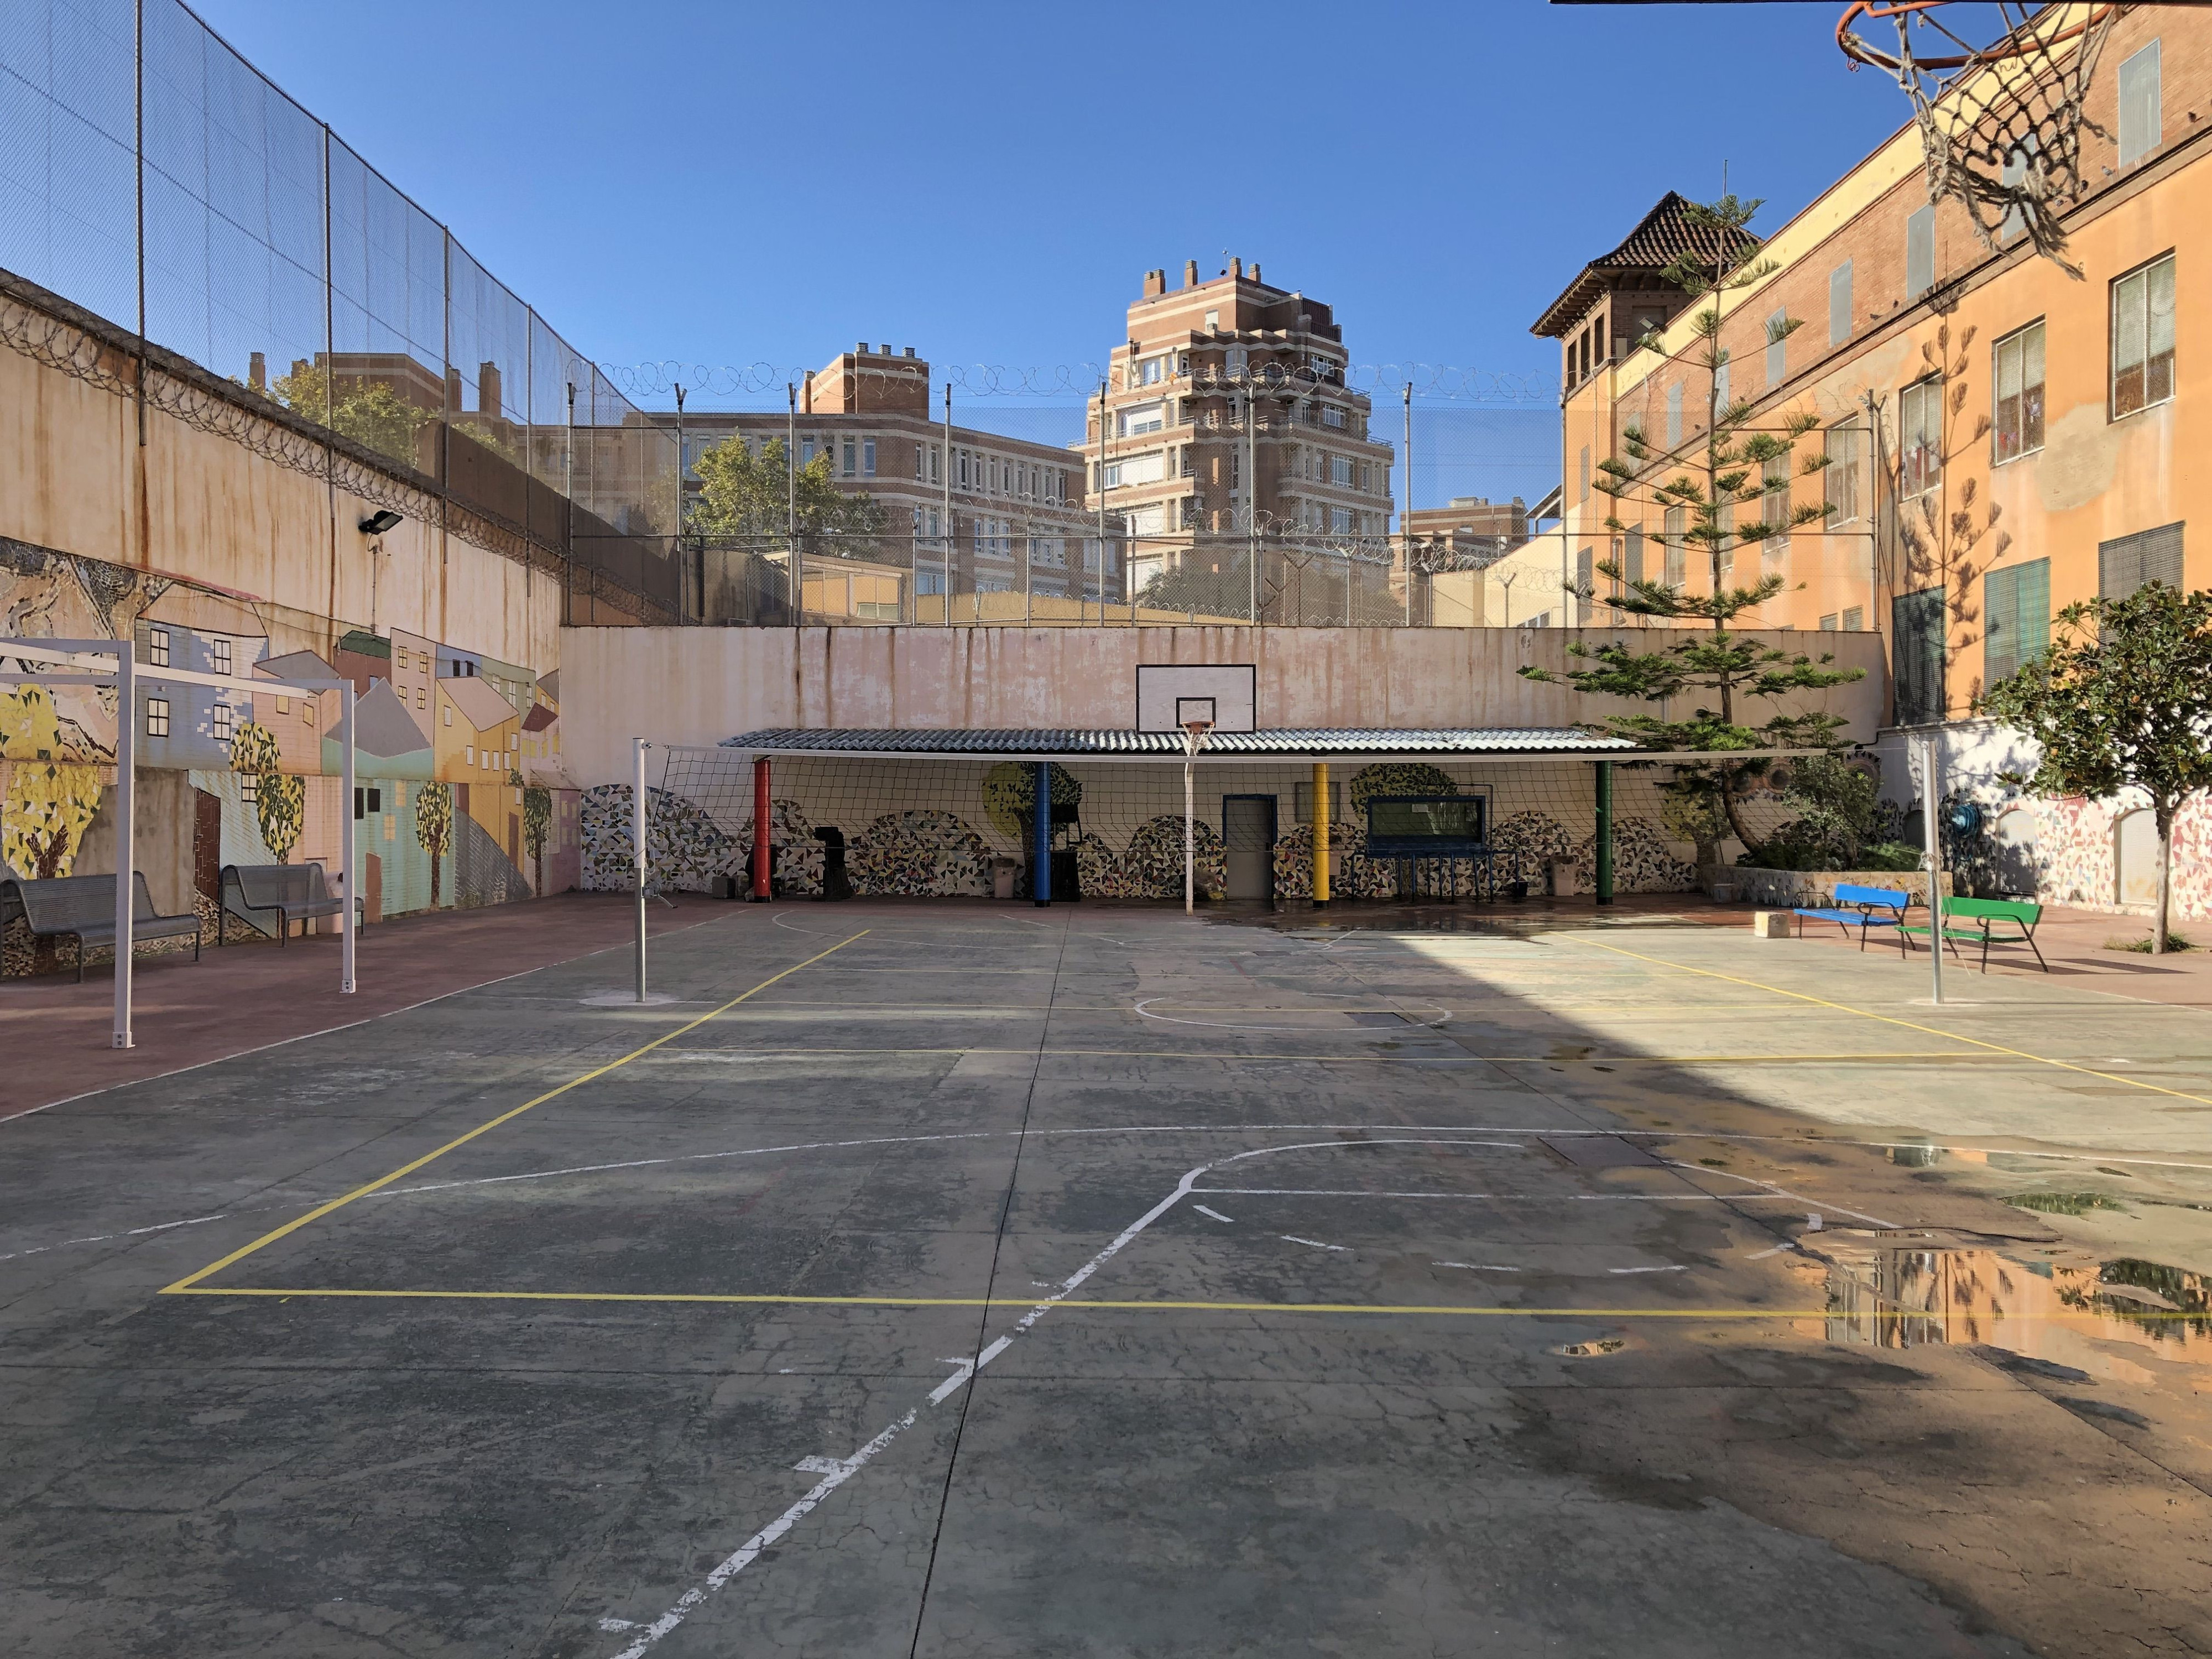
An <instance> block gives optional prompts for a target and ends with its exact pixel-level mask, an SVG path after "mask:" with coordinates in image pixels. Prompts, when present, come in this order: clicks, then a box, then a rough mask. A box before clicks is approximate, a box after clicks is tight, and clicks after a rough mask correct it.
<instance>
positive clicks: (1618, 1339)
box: [1552, 1336, 1628, 1359]
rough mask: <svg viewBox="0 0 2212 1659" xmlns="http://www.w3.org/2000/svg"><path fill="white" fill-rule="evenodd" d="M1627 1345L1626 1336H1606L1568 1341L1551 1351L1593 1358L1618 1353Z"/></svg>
mask: <svg viewBox="0 0 2212 1659" xmlns="http://www.w3.org/2000/svg"><path fill="white" fill-rule="evenodd" d="M1626 1346H1628V1339H1627V1338H1626V1337H1623V1336H1607V1337H1601V1338H1599V1339H1598V1340H1596V1341H1595V1342H1570V1343H1568V1344H1567V1345H1566V1346H1565V1347H1564V1348H1554V1349H1553V1350H1552V1352H1553V1353H1559V1354H1565V1356H1566V1357H1567V1358H1570V1359H1595V1358H1597V1357H1598V1356H1599V1355H1601V1354H1608V1353H1619V1352H1620V1351H1621V1350H1622V1349H1623V1348H1625V1347H1626Z"/></svg>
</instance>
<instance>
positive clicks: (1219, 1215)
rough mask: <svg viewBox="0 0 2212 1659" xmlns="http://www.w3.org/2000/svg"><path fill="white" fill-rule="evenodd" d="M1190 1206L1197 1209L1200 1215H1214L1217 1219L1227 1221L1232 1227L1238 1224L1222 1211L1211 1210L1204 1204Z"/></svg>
mask: <svg viewBox="0 0 2212 1659" xmlns="http://www.w3.org/2000/svg"><path fill="white" fill-rule="evenodd" d="M1190 1207H1191V1208H1192V1209H1194V1210H1196V1211H1197V1212H1199V1213H1200V1215H1204V1216H1212V1218H1214V1219H1215V1220H1216V1221H1221V1222H1226V1223H1228V1225H1231V1226H1232V1227H1233V1226H1235V1225H1237V1224H1236V1223H1235V1222H1234V1221H1231V1219H1230V1218H1229V1217H1227V1216H1225V1215H1224V1214H1222V1213H1221V1212H1220V1211H1218V1210H1209V1209H1207V1208H1206V1206H1205V1205H1203V1204H1194V1205H1192V1206H1190Z"/></svg>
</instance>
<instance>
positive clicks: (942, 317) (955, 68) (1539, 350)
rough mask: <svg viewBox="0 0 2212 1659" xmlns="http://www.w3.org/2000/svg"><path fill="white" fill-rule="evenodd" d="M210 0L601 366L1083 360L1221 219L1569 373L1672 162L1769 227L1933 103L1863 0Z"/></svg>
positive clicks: (1402, 351)
mask: <svg viewBox="0 0 2212 1659" xmlns="http://www.w3.org/2000/svg"><path fill="white" fill-rule="evenodd" d="M196 9H197V10H198V11H199V12H200V13H201V15H203V16H204V18H205V19H206V20H207V21H208V22H209V23H210V24H211V25H212V26H213V27H215V28H216V29H217V30H218V31H220V32H221V33H222V34H223V35H224V36H225V37H226V38H227V39H228V40H230V42H231V43H232V45H234V46H236V47H237V48H239V50H240V51H241V52H244V53H245V55H246V57H247V58H250V59H251V60H252V62H253V63H254V64H256V65H257V66H258V67H259V68H260V69H261V70H263V71H264V73H266V74H268V75H270V76H271V77H272V78H274V79H275V80H276V82H278V83H279V84H280V85H281V86H283V88H285V89H286V90H287V91H289V93H290V94H292V95H293V96H294V97H295V98H296V99H298V100H300V101H301V102H302V103H304V104H305V105H307V107H308V108H309V109H310V110H312V111H313V112H314V113H315V114H317V115H318V116H319V117H321V118H324V119H325V120H327V121H328V122H330V124H331V126H332V127H333V128H334V129H336V131H337V132H338V133H339V134H340V136H342V137H344V138H345V139H347V140H348V141H349V143H352V144H353V145H354V146H355V148H356V149H358V150H359V151H360V152H361V153H362V155H364V156H365V157H366V158H367V159H368V161H370V162H371V164H372V165H374V166H375V167H378V168H379V169H380V171H382V172H383V173H385V174H386V177H388V178H389V179H392V182H393V183H394V184H395V185H398V187H399V188H400V189H402V190H403V191H406V192H407V193H408V194H410V196H412V197H414V198H415V199H416V201H417V202H418V203H420V204H422V206H423V207H424V208H425V209H426V210H428V211H429V212H430V213H431V214H433V215H434V216H436V217H438V218H440V219H442V220H443V221H445V222H447V224H448V225H449V226H450V227H451V228H453V232H454V234H456V235H457V236H458V237H459V239H460V240H461V241H462V242H463V243H464V244H465V245H466V246H468V248H469V249H470V251H471V252H473V253H474V254H475V255H476V256H477V258H478V259H479V260H481V261H482V262H483V264H485V265H486V266H487V267H488V268H489V270H492V271H493V272H494V273H495V275H497V276H499V277H501V279H502V280H503V281H504V282H505V283H507V285H508V287H510V288H512V289H514V291H515V292H516V293H518V294H520V295H521V296H522V297H523V298H524V299H526V300H527V301H530V302H531V303H532V304H533V305H535V306H536V307H538V310H539V311H540V312H541V313H543V314H544V316H546V317H547V318H548V319H550V321H551V322H552V323H553V324H554V325H555V326H556V327H557V328H558V329H560V330H561V331H562V333H563V334H564V335H566V336H567V337H568V339H569V340H570V341H571V342H572V343H574V344H575V345H577V346H578V347H580V348H581V349H583V350H584V351H585V352H586V353H587V354H589V355H590V356H593V357H595V358H597V359H599V361H600V362H605V363H608V364H634V363H641V362H655V361H660V360H675V361H677V362H683V363H686V364H695V365H696V364H707V365H733V364H734V365H742V364H750V363H756V362H759V363H768V364H774V365H776V366H778V367H788V366H791V365H794V364H797V365H802V366H803V365H816V364H819V363H821V362H824V361H826V360H827V359H828V358H829V356H831V355H833V354H834V353H836V352H837V351H839V350H843V349H849V348H850V347H851V345H852V343H854V341H855V340H858V339H860V338H863V337H865V338H866V339H868V340H871V341H886V342H890V343H893V344H895V345H899V346H904V345H909V344H910V345H913V346H915V348H916V349H918V350H919V351H920V352H921V354H922V355H923V356H927V357H929V358H931V359H932V360H933V361H934V362H939V363H940V364H942V363H945V362H961V363H965V364H969V365H982V364H1000V365H1013V366H1017V367H1018V368H1030V367H1032V366H1035V367H1042V368H1046V369H1048V370H1049V369H1052V368H1056V367H1057V366H1059V365H1062V364H1068V365H1080V364H1083V363H1085V362H1096V361H1097V360H1098V359H1099V358H1100V357H1102V356H1103V353H1104V352H1105V350H1106V349H1108V348H1109V345H1110V344H1111V343H1112V342H1113V341H1114V340H1115V338H1117V337H1118V336H1119V332H1120V329H1121V318H1122V309H1123V307H1125V306H1126V305H1127V303H1128V301H1130V300H1131V299H1133V298H1134V297H1136V295H1138V294H1139V290H1140V284H1141V280H1142V276H1143V273H1144V271H1145V270H1147V269H1149V268H1151V267H1153V266H1164V267H1166V268H1167V269H1168V270H1170V273H1171V280H1174V279H1176V278H1178V277H1179V276H1180V273H1181V270H1182V262H1183V261H1184V260H1185V259H1186V258H1195V259H1197V260H1198V261H1199V264H1200V270H1201V272H1202V273H1204V274H1206V275H1209V276H1210V275H1212V273H1213V272H1214V271H1215V270H1218V269H1219V268H1220V267H1221V266H1222V265H1223V264H1225V258H1224V250H1227V251H1229V252H1234V253H1236V254H1238V255H1240V256H1242V257H1243V258H1246V259H1247V260H1250V259H1255V258H1256V259H1258V260H1260V261H1261V263H1262V264H1263V266H1264V268H1265V270H1266V274H1267V278H1268V280H1270V281H1271V282H1273V283H1279V284H1281V285H1283V286H1285V287H1292V288H1297V289H1303V290H1304V291H1305V292H1307V293H1309V294H1310V295H1315V296H1316V297H1317V298H1320V299H1322V300H1324V301H1328V302H1329V303H1330V304H1332V305H1333V306H1334V307H1335V308H1336V315H1337V317H1338V319H1339V320H1340V322H1341V323H1342V324H1343V325H1344V326H1345V331H1346V341H1347V343H1348V344H1349V346H1350V348H1351V351H1352V358H1353V361H1354V362H1359V363H1384V362H1389V363H1398V362H1422V363H1431V364H1449V365H1453V366H1455V367H1459V368H1474V369H1480V370H1486V371H1493V372H1499V373H1504V374H1516V373H1529V372H1534V373H1536V374H1547V375H1548V374H1552V373H1553V372H1554V371H1555V368H1556V356H1555V349H1554V348H1553V345H1552V343H1550V342H1547V341H1539V340H1536V339H1534V338H1533V337H1531V336H1530V335H1529V334H1528V324H1529V322H1530V321H1531V320H1532V319H1534V317H1535V315H1536V314H1537V313H1538V312H1539V311H1540V310H1541V308H1542V307H1543V305H1544V304H1545V303H1546V302H1547V301H1548V300H1549V299H1550V298H1551V297H1552V296H1553V295H1554V294H1556V293H1557V292H1558V290H1559V289H1560V288H1561V287H1563V286H1564V285H1565V283H1566V282H1567V281H1568V280H1569V279H1570V278H1571V276H1573V274H1574V272H1575V271H1576V270H1577V269H1579V267H1580V265H1581V264H1582V263H1583V260H1585V259H1586V258H1589V256H1590V255H1592V254H1593V253H1595V252H1601V251H1602V250H1603V249H1605V248H1607V247H1608V246H1611V245H1612V244H1613V242H1614V241H1616V240H1618V239H1619V238H1620V235H1621V234H1624V233H1625V232H1626V230H1627V229H1628V228H1629V227H1630V226H1631V225H1632V224H1633V223H1634V222H1635V220H1636V219H1637V217H1638V216H1639V215H1640V214H1641V213H1642V212H1643V211H1644V210H1645V209H1646V208H1648V207H1649V206H1650V204H1651V203H1652V202H1653V201H1654V200H1656V198H1657V197H1659V196H1660V195H1661V194H1662V192H1664V191H1667V190H1668V189H1669V188H1676V189H1680V190H1682V191H1685V192H1686V193H1688V194H1692V195H1697V196H1705V197H1710V196H1712V195H1716V194H1717V193H1718V191H1719V187H1720V182H1721V166H1722V162H1723V159H1727V160H1728V161H1729V164H1730V166H1729V181H1730V183H1731V184H1732V185H1735V188H1736V189H1737V190H1738V191H1739V192H1741V193H1744V194H1747V195H1759V196H1763V197H1765V198H1766V199H1767V201H1768V203H1769V206H1768V208H1767V210H1766V212H1765V214H1764V215H1763V216H1762V219H1761V223H1762V224H1763V225H1764V226H1765V228H1769V229H1771V228H1773V227H1774V226H1777V225H1778V224H1780V223H1781V222H1783V220H1784V218H1786V217H1787V216H1788V215H1789V214H1790V212H1791V211H1793V210H1796V208H1797V207H1799V206H1801V205H1802V204H1803V203H1805V202H1806V201H1807V200H1808V199H1809V198H1810V197H1812V196H1813V194H1814V193H1815V192H1816V191H1818V190H1819V189H1820V188H1821V187H1822V185H1825V184H1826V182H1827V181H1829V180H1830V179H1832V178H1834V177H1835V175H1836V174H1837V173H1839V172H1840V171H1842V170H1843V169H1844V167H1848V166H1849V165H1850V163H1851V162H1852V161H1856V160H1857V158H1858V157H1859V156H1861V155H1863V154H1864V153H1865V152H1866V151H1867V150H1868V149H1871V148H1872V147H1873V145H1874V144H1875V143H1877V142H1879V140H1880V139H1881V137H1883V136H1884V135H1886V134H1887V133H1888V132H1889V131H1893V129H1894V128H1895V127H1896V126H1897V125H1899V122H1900V121H1901V120H1902V119H1903V118H1905V114H1906V108H1905V103H1904V100H1902V98H1901V97H1899V94H1898V93H1897V91H1896V89H1895V88H1894V87H1893V86H1892V85H1890V84H1888V83H1887V82H1884V81H1882V80H1881V79H1880V78H1879V77H1877V76H1874V75H1872V74H1869V73H1865V72H1862V73H1860V74H1857V75H1850V74H1847V73H1845V72H1844V68H1843V64H1842V62H1841V59H1840V58H1839V57H1838V54H1837V52H1836V50H1835V47H1834V46H1833V44H1832V37H1831V33H1830V32H1831V29H1832V23H1833V17H1834V14H1835V13H1836V11H1837V10H1838V9H1839V8H1838V5H1837V4H1836V3H1835V0H1819V3H1806V4H1773V5H1759V6H1712V5H1705V6H1696V5H1638V6H1550V5H1546V4H1543V3H1541V0H1460V3H1456V4H1428V3H1408V4H1385V5H1377V6H1367V7H1359V8H1347V7H1345V6H1342V5H1325V4H1307V3H1302V0H1288V3H1282V4H1279V5H1276V6H1274V7H1272V8H1269V9H1267V10H1265V11H1264V12H1260V11H1255V10H1254V9H1251V8H1249V7H1227V6H1214V5H1207V4H1184V5H1180V6H1177V7H1174V8H1170V9H1149V8H1146V9H1136V8H1131V9H1126V10H1107V9H1100V8H1092V7H1075V6H1036V5H999V4H986V3H956V4H952V5H942V4H940V5H932V6H916V5H914V4H911V3H907V4H900V5H878V4H874V3H866V0H862V3H848V4H846V5H843V6H841V7H835V8H829V9H824V8H821V7H808V6H792V5H760V4H750V5H734V4H704V3H692V0H643V3H632V4H629V5H628V6H624V7H620V8H610V7H607V6H605V4H586V3H582V0H538V3H535V4H532V5H529V6H523V5H520V4H513V3H489V0H477V3H471V4H464V5H455V4H453V3H452V0H441V3H432V0H349V3H348V4H346V5H343V6H331V5H324V6H301V5H299V4H297V3H296V0H283V3H279V0H197V6H196ZM1117 17H1118V18H1121V19H1124V20H1126V23H1127V27H1120V26H1117V25H1116V24H1115V22H1114V21H1112V20H1114V19H1115V18H1117ZM1263 18H1264V21H1260V20H1261V19H1263ZM1255 31H1257V32H1260V33H1261V35H1262V38H1263V39H1264V41H1265V44H1264V45H1263V46H1258V47H1256V48H1255V47H1253V46H1249V44H1248V43H1249V42H1250V41H1251V40H1252V39H1253V36H1254V34H1255ZM1716 66H1718V71H1719V72H1718V76H1717V77H1716V72H1715V71H1716ZM970 372H971V373H972V372H973V371H972V370H971V371H970ZM695 378H696V377H695ZM641 401H645V399H642V398H641ZM1012 401H1013V400H1011V399H1000V402H1002V403H1011V402H1012ZM1393 401H1395V399H1394V400H1393ZM1451 408H1457V409H1461V410H1464V411H1465V415H1466V416H1469V417H1472V416H1474V415H1475V413H1476V411H1475V410H1474V409H1473V408H1472V407H1470V406H1468V405H1466V404H1451V405H1445V404H1437V413H1438V414H1439V415H1440V416H1441V415H1443V414H1444V413H1446V412H1447V410H1448V409H1451ZM1538 413H1539V411H1537V410H1528V411H1526V415H1527V416H1535V415H1537V414H1538ZM1039 415H1040V416H1042V410H1040V411H1039ZM1527 424H1528V423H1527V421H1526V419H1525V418H1524V420H1523V421H1522V425H1524V426H1525V425H1527ZM1462 425H1464V426H1465V427H1466V428H1467V432H1466V434H1465V437H1466V441H1467V443H1468V444H1469V445H1471V446H1473V447H1474V448H1477V449H1480V448H1481V447H1483V446H1484V445H1489V446H1490V447H1491V448H1492V450H1493V451H1495V453H1496V454H1497V455H1498V459H1500V460H1501V461H1502V459H1503V458H1504V453H1505V451H1506V450H1511V451H1513V452H1515V453H1516V456H1517V454H1518V453H1519V452H1520V451H1522V450H1526V449H1530V448H1533V449H1534V450H1537V451H1539V452H1541V450H1542V449H1543V448H1544V447H1545V445H1544V443H1543V441H1541V431H1540V430H1539V428H1538V427H1537V426H1530V427H1528V430H1529V431H1531V432H1534V433H1535V434H1536V436H1535V437H1534V438H1533V439H1532V438H1515V439H1503V438H1497V437H1495V436H1494V435H1492V434H1493V432H1503V431H1505V430H1506V429H1508V428H1514V422H1504V423H1502V424H1501V423H1500V422H1497V421H1494V420H1490V421H1473V420H1462ZM1539 425H1541V423H1539ZM1393 429H1394V430H1395V423H1394V425H1393ZM1516 429H1517V428H1516ZM1417 440H1418V434H1417ZM1500 445H1502V446H1503V447H1502V448H1501V447H1499V446H1500ZM1418 447H1419V445H1418V441H1417V448H1418ZM1437 447H1438V450H1439V453H1441V452H1442V451H1443V450H1446V449H1449V443H1442V444H1440V445H1438V446H1437ZM1551 469H1552V472H1553V476H1554V477H1556V471H1557V464H1556V460H1555V459H1554V460H1553V462H1552V463H1551ZM1433 482H1434V483H1435V484H1436V485H1437V489H1443V488H1445V487H1446V486H1447V483H1448V481H1447V480H1446V479H1445V477H1443V474H1442V472H1439V474H1438V476H1437V477H1436V478H1435V479H1434V480H1433ZM1416 483H1417V485H1418V486H1419V494H1420V495H1422V496H1424V497H1427V496H1429V495H1431V489H1430V488H1428V487H1427V484H1426V483H1424V481H1423V480H1421V479H1420V478H1419V476H1418V475H1417V478H1416ZM1452 487H1457V486H1452ZM1478 487H1480V486H1478Z"/></svg>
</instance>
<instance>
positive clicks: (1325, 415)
mask: <svg viewBox="0 0 2212 1659" xmlns="http://www.w3.org/2000/svg"><path fill="white" fill-rule="evenodd" d="M1321 423H1322V425H1323V426H1329V427H1334V428H1336V429H1337V430H1338V431H1340V432H1341V431H1343V430H1344V411H1343V410H1340V409H1339V408H1338V407H1337V406H1336V405H1335V404H1326V405H1324V406H1323V407H1322V411H1321Z"/></svg>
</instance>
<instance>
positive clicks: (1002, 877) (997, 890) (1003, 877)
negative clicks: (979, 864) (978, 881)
mask: <svg viewBox="0 0 2212 1659" xmlns="http://www.w3.org/2000/svg"><path fill="white" fill-rule="evenodd" d="M1021 874H1022V861H1021V860H1019V859H1012V858H1007V857H1006V856H1004V855H1003V854H1002V855H1000V857H997V858H994V859H993V860H991V896H992V897H993V898H1000V899H1010V898H1012V897H1013V896H1014V884H1016V883H1017V882H1018V881H1019V880H1020V879H1021Z"/></svg>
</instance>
